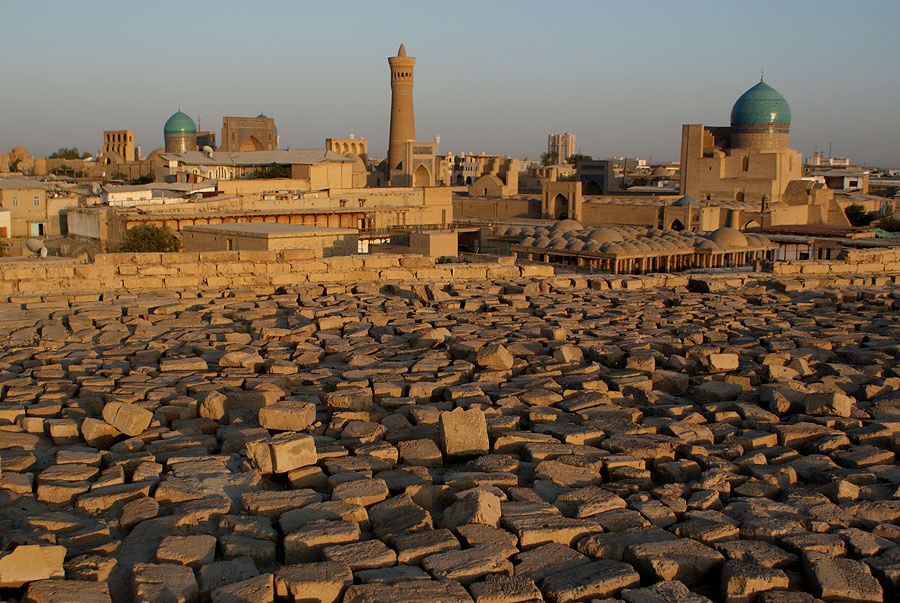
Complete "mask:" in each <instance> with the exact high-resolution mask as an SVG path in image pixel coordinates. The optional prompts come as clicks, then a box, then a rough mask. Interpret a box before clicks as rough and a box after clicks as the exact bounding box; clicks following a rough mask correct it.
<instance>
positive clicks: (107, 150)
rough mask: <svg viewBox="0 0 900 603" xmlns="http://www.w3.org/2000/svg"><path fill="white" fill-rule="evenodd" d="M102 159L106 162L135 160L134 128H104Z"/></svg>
mask: <svg viewBox="0 0 900 603" xmlns="http://www.w3.org/2000/svg"><path fill="white" fill-rule="evenodd" d="M102 155H103V160H104V161H105V162H106V163H107V164H111V163H122V162H125V161H137V160H138V159H139V158H138V152H137V147H135V146H134V130H106V131H104V132H103V153H102Z"/></svg>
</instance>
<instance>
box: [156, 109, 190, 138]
mask: <svg viewBox="0 0 900 603" xmlns="http://www.w3.org/2000/svg"><path fill="white" fill-rule="evenodd" d="M196 133H197V126H196V124H194V120H193V119H191V118H190V117H189V116H188V115H187V114H186V113H182V112H181V109H179V110H178V111H176V112H175V113H173V114H172V117H170V118H169V119H167V120H166V125H165V126H163V135H164V136H168V135H170V134H196Z"/></svg>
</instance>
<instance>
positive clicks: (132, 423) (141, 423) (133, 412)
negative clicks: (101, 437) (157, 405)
mask: <svg viewBox="0 0 900 603" xmlns="http://www.w3.org/2000/svg"><path fill="white" fill-rule="evenodd" d="M103 420H104V421H106V422H107V423H109V424H110V425H111V426H112V427H114V428H115V429H116V430H118V431H120V432H121V433H124V434H125V435H127V436H139V435H141V434H142V433H144V430H146V429H147V428H148V427H149V426H150V421H152V420H153V413H152V412H150V411H149V410H147V409H145V408H141V407H140V406H136V405H134V404H126V403H125V402H107V403H106V405H104V406H103ZM92 439H93V438H92Z"/></svg>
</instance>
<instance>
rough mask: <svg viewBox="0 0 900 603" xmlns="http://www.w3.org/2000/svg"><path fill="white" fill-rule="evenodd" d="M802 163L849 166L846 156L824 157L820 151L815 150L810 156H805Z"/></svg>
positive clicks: (816, 165) (821, 165) (810, 165)
mask: <svg viewBox="0 0 900 603" xmlns="http://www.w3.org/2000/svg"><path fill="white" fill-rule="evenodd" d="M804 165H806V166H809V167H845V168H846V167H850V159H849V158H847V157H830V156H829V157H825V154H824V153H822V151H816V152H815V153H813V155H812V157H807V158H806V161H805V162H804Z"/></svg>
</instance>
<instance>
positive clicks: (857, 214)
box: [844, 203, 887, 230]
mask: <svg viewBox="0 0 900 603" xmlns="http://www.w3.org/2000/svg"><path fill="white" fill-rule="evenodd" d="M844 214H846V216H847V219H848V220H849V221H850V224H851V225H852V226H868V225H869V224H871V223H872V222H873V221H875V219H876V218H877V217H878V214H875V213H872V212H867V211H866V208H864V207H863V206H862V205H858V204H856V203H854V204H853V205H848V206H847V208H846V209H845V210H844ZM885 230H887V229H886V228H885Z"/></svg>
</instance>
